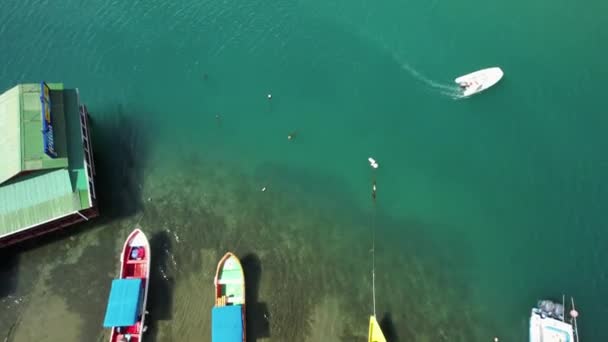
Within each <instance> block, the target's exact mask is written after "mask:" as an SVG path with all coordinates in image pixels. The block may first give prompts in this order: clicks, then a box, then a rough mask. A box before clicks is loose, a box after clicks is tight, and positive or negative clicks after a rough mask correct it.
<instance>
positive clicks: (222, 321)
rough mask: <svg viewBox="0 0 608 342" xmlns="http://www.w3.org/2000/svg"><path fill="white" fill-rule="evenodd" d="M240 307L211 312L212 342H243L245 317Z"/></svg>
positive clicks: (218, 309)
mask: <svg viewBox="0 0 608 342" xmlns="http://www.w3.org/2000/svg"><path fill="white" fill-rule="evenodd" d="M241 309H242V308H241V306H240V305H230V306H220V307H214V308H213V309H212V310H211V342H242V341H243V316H242V313H241Z"/></svg>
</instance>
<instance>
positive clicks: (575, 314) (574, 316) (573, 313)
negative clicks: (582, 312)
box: [570, 309, 578, 318]
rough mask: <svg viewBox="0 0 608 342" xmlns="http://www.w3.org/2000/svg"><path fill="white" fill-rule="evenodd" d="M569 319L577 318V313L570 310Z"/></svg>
mask: <svg viewBox="0 0 608 342" xmlns="http://www.w3.org/2000/svg"><path fill="white" fill-rule="evenodd" d="M570 317H572V318H577V317H578V311H576V310H574V309H572V310H570Z"/></svg>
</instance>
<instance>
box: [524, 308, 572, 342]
mask: <svg viewBox="0 0 608 342" xmlns="http://www.w3.org/2000/svg"><path fill="white" fill-rule="evenodd" d="M564 310H565V301H563V302H562V303H556V302H553V301H550V300H539V301H538V303H537V305H536V307H534V308H532V314H531V315H530V342H579V340H578V328H577V325H576V317H578V312H577V311H576V310H575V309H574V299H572V310H570V312H569V315H570V319H569V320H568V321H566V319H565V311H564Z"/></svg>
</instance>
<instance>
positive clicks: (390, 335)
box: [379, 312, 399, 342]
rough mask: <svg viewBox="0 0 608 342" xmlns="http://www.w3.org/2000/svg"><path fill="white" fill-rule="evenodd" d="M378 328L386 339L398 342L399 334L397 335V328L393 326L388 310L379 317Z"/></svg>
mask: <svg viewBox="0 0 608 342" xmlns="http://www.w3.org/2000/svg"><path fill="white" fill-rule="evenodd" d="M379 324H380V329H382V332H383V333H384V337H386V340H387V341H391V342H399V336H397V329H396V328H395V324H394V322H393V317H392V316H391V314H390V312H385V313H384V315H382V318H381V319H380V322H379Z"/></svg>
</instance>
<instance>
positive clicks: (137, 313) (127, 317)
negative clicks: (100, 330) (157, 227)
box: [103, 229, 151, 342]
mask: <svg viewBox="0 0 608 342" xmlns="http://www.w3.org/2000/svg"><path fill="white" fill-rule="evenodd" d="M150 257H151V255H150V244H149V243H148V239H147V238H146V235H145V234H144V233H143V232H142V231H141V230H139V229H135V230H134V231H133V232H132V233H131V234H130V235H129V237H128V238H127V240H126V241H125V244H124V246H123V248H122V253H121V254H120V274H119V277H118V278H117V279H114V280H112V287H111V289H110V296H109V298H108V306H107V308H106V315H105V318H104V322H103V326H104V327H106V328H111V329H112V332H111V334H110V342H141V341H143V336H142V334H143V333H144V332H145V331H146V326H145V325H144V323H145V318H146V314H147V311H146V301H147V298H148V284H149V277H150Z"/></svg>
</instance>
